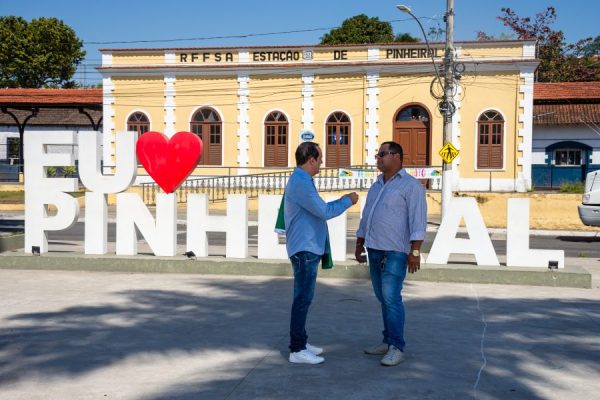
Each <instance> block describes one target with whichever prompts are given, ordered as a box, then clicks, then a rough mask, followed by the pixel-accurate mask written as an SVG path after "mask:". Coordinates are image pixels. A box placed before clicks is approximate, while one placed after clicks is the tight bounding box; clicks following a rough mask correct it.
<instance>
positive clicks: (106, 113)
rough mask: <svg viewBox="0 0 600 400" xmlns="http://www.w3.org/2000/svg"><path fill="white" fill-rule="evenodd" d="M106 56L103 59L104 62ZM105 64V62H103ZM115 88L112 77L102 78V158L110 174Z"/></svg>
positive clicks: (112, 161) (113, 154)
mask: <svg viewBox="0 0 600 400" xmlns="http://www.w3.org/2000/svg"><path fill="white" fill-rule="evenodd" d="M104 56H105V54H103V55H102V59H103V62H104ZM103 65H104V63H103ZM114 90H115V84H114V83H113V82H112V79H111V78H110V77H108V78H103V79H102V138H103V140H102V153H103V154H102V159H103V161H104V163H103V166H104V171H103V172H104V173H105V174H110V173H111V172H112V169H111V168H110V167H114V166H115V161H114V157H115V149H114V143H115V121H114V119H113V118H114V117H115V109H114V108H113V104H115V98H114V96H113V92H114Z"/></svg>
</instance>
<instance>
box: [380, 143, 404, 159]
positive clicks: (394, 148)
mask: <svg viewBox="0 0 600 400" xmlns="http://www.w3.org/2000/svg"><path fill="white" fill-rule="evenodd" d="M384 144H387V145H388V151H391V152H392V153H398V154H400V159H401V160H402V159H404V152H403V151H402V146H400V145H399V144H398V143H396V142H392V141H389V142H383V143H381V145H382V146H383V145H384Z"/></svg>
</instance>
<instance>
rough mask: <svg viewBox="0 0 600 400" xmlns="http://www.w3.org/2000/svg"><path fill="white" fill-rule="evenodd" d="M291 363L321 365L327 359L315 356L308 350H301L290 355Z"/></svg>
mask: <svg viewBox="0 0 600 400" xmlns="http://www.w3.org/2000/svg"><path fill="white" fill-rule="evenodd" d="M289 360H290V362H291V363H295V364H321V363H322V362H323V361H325V359H324V358H323V357H319V356H315V355H314V354H313V353H311V352H310V351H308V350H306V349H305V350H300V351H297V352H295V353H290V358H289Z"/></svg>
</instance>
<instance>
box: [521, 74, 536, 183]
mask: <svg viewBox="0 0 600 400" xmlns="http://www.w3.org/2000/svg"><path fill="white" fill-rule="evenodd" d="M534 71H535V67H533V66H522V67H521V68H520V74H519V75H520V77H521V79H523V84H522V85H520V86H519V92H520V93H523V100H521V101H520V102H519V108H520V109H521V110H522V111H523V112H522V113H519V115H518V121H519V122H520V123H522V124H523V127H522V128H521V129H519V137H522V138H523V139H522V142H521V143H519V145H518V147H517V150H518V151H520V152H521V153H522V157H518V158H517V165H520V166H521V167H522V169H523V171H522V172H520V173H519V176H518V181H517V191H519V192H523V191H527V190H529V189H531V145H532V141H533V73H534Z"/></svg>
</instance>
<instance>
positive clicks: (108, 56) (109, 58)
mask: <svg viewBox="0 0 600 400" xmlns="http://www.w3.org/2000/svg"><path fill="white" fill-rule="evenodd" d="M112 63H113V55H112V53H102V66H103V67H106V66H108V65H112Z"/></svg>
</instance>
